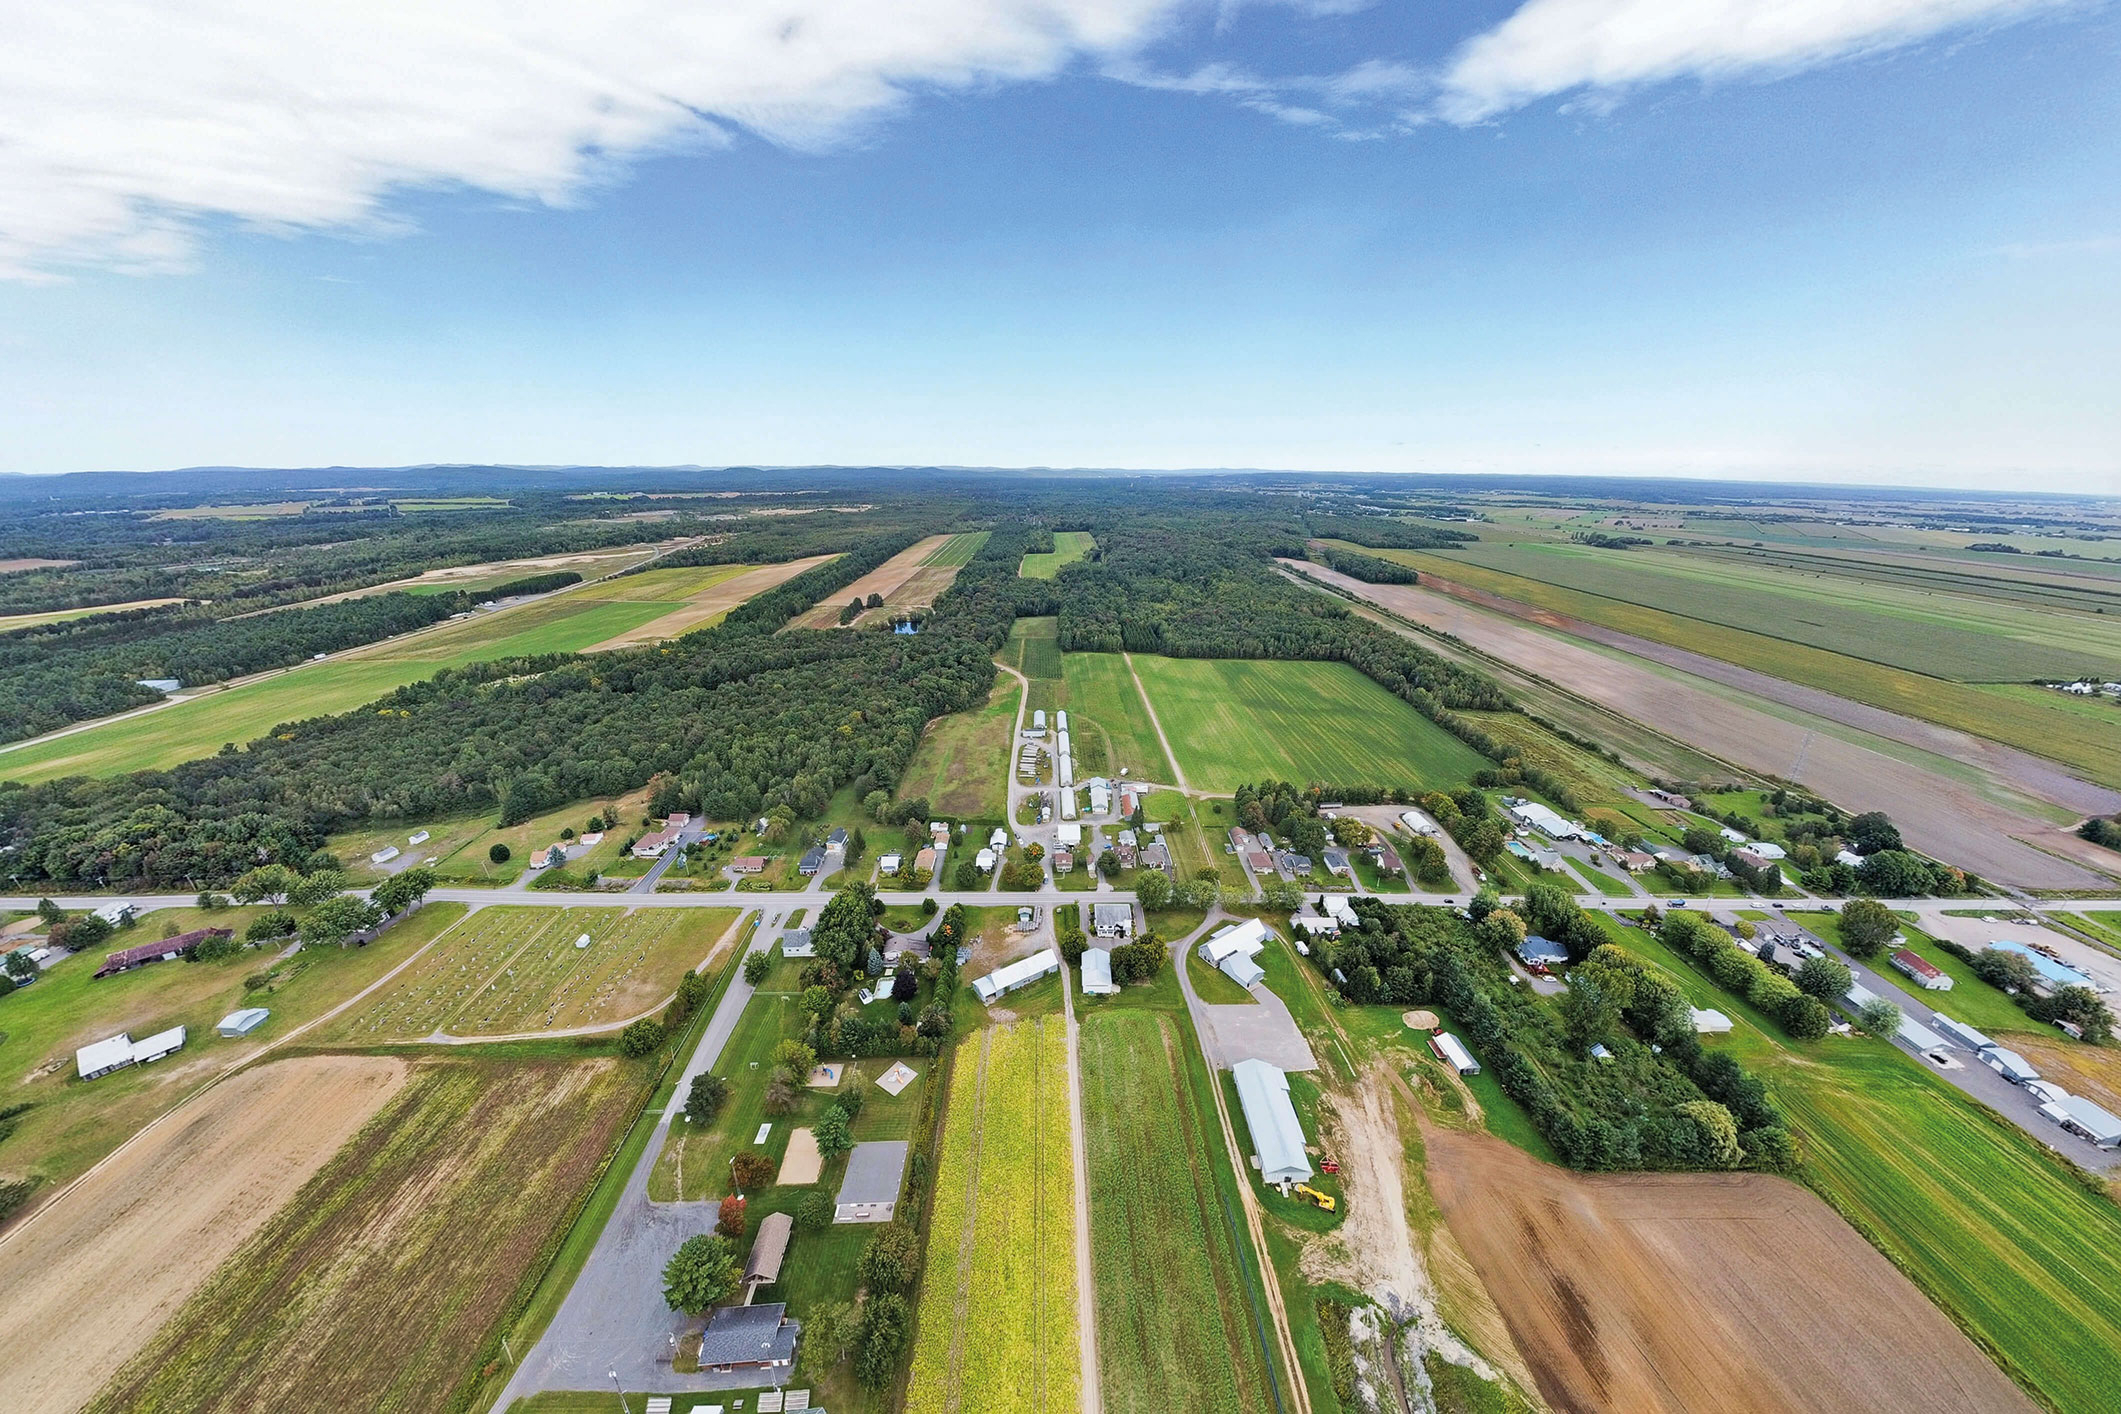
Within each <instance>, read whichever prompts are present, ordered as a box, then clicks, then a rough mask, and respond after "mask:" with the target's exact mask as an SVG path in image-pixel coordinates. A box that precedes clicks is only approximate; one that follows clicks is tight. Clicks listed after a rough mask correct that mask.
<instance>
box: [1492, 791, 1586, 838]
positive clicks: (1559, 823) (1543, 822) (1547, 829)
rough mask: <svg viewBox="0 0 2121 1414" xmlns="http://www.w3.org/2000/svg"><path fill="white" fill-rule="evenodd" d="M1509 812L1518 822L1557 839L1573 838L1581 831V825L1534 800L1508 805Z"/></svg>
mask: <svg viewBox="0 0 2121 1414" xmlns="http://www.w3.org/2000/svg"><path fill="white" fill-rule="evenodd" d="M1509 812H1510V818H1511V819H1512V820H1515V821H1516V822H1517V823H1518V824H1520V825H1523V826H1526V827H1527V828H1529V829H1534V830H1537V831H1539V832H1540V833H1541V834H1543V835H1550V836H1552V837H1553V838H1555V839H1557V840H1573V839H1575V838H1576V837H1577V836H1578V835H1580V834H1582V833H1583V827H1582V826H1581V825H1577V824H1573V823H1571V822H1570V821H1567V820H1564V819H1563V818H1562V817H1561V816H1559V815H1557V814H1555V813H1554V812H1553V811H1552V810H1549V809H1548V808H1547V807H1546V806H1544V805H1541V804H1540V803H1539V802H1538V801H1536V800H1520V801H1518V802H1517V803H1516V804H1515V805H1512V806H1510V807H1509Z"/></svg>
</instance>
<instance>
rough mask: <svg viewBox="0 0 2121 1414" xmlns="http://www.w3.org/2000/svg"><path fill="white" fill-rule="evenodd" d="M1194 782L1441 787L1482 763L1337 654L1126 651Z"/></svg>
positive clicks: (1227, 786) (1219, 786)
mask: <svg viewBox="0 0 2121 1414" xmlns="http://www.w3.org/2000/svg"><path fill="white" fill-rule="evenodd" d="M1134 668H1135V671H1136V672H1137V673H1139V674H1140V675H1141V680H1142V685H1143V686H1144V687H1146V688H1147V689H1148V691H1149V698H1150V701H1152V702H1154V703H1155V704H1156V715H1157V718H1158V720H1160V721H1161V722H1162V723H1163V727H1164V734H1165V735H1166V736H1167V737H1169V738H1170V741H1171V749H1172V750H1173V751H1175V752H1177V753H1178V756H1179V764H1180V765H1181V766H1182V767H1184V768H1185V772H1186V781H1187V784H1189V785H1191V786H1192V787H1193V788H1194V789H1196V790H1211V791H1231V790H1235V789H1236V788H1237V787H1238V786H1240V785H1243V784H1245V783H1246V782H1247V781H1259V780H1265V779H1269V778H1272V779H1276V780H1285V781H1290V782H1293V783H1295V784H1298V785H1305V784H1310V783H1314V782H1323V783H1328V784H1341V785H1346V784H1352V783H1355V782H1365V781H1376V782H1379V783H1381V784H1391V785H1409V786H1415V785H1418V786H1420V787H1422V788H1423V789H1424V790H1448V789H1451V788H1453V787H1456V786H1460V785H1463V784H1465V783H1466V782H1467V781H1468V780H1470V779H1471V778H1472V776H1473V774H1474V773H1475V772H1476V771H1479V770H1481V769H1482V768H1484V767H1485V766H1486V765H1487V764H1488V763H1487V762H1486V761H1485V760H1484V759H1482V758H1481V757H1480V756H1478V755H1476V754H1475V753H1474V751H1473V749H1472V748H1471V747H1469V746H1467V745H1466V744H1465V743H1464V742H1461V741H1460V740H1458V738H1456V737H1454V736H1452V735H1451V734H1450V733H1449V732H1446V731H1445V730H1443V728H1441V727H1439V726H1437V725H1435V724H1434V723H1433V722H1431V721H1429V720H1428V719H1427V718H1426V717H1423V716H1422V715H1421V714H1420V713H1418V712H1416V711H1415V710H1414V709H1413V708H1411V707H1409V706H1407V704H1406V703H1404V702H1401V701H1400V700H1399V699H1398V698H1396V697H1394V696H1393V695H1392V694H1391V693H1389V692H1386V691H1385V690H1384V689H1383V688H1381V687H1379V686H1378V685H1377V684H1376V683H1374V682H1372V681H1370V680H1369V679H1368V678H1366V677H1364V676H1363V675H1362V674H1361V673H1359V672H1357V671H1355V669H1353V668H1351V667H1349V666H1348V665H1347V664H1345V663H1293V662H1268V661H1255V660H1238V659H1228V658H1161V657H1156V656H1154V655H1150V654H1143V653H1137V654H1135V655H1134Z"/></svg>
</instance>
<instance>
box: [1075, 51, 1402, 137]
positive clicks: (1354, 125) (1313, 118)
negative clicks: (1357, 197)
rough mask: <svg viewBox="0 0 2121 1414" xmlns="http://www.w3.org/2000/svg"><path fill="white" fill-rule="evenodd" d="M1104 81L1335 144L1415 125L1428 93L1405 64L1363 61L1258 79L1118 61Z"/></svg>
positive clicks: (1214, 68) (1221, 68)
mask: <svg viewBox="0 0 2121 1414" xmlns="http://www.w3.org/2000/svg"><path fill="white" fill-rule="evenodd" d="M1104 72H1105V76H1106V77H1107V78H1111V79H1116V80H1118V81H1119V82H1121V83H1127V84H1132V85H1134V86H1136V87H1137V88H1150V89H1158V90H1161V91H1163V92H1166V93H1193V94H1201V95H1205V96H1209V97H1216V98H1227V99H1229V100H1230V101H1232V102H1234V103H1236V104H1238V105H1240V106H1241V107H1245V108H1249V109H1251V110H1253V111H1254V112H1257V113H1264V114H1265V115H1267V116H1268V117H1270V118H1274V119H1277V120H1279V121H1281V122H1284V123H1293V124H1295V125H1297V126H1298V127H1307V128H1320V129H1325V130H1329V131H1331V132H1332V133H1333V135H1334V136H1336V137H1370V136H1376V135H1379V134H1381V133H1383V132H1385V131H1388V130H1394V129H1399V128H1404V127H1407V126H1410V125H1412V124H1413V123H1416V122H1418V121H1420V115H1419V112H1418V108H1419V102H1420V100H1421V98H1422V96H1423V95H1424V94H1426V93H1428V92H1430V91H1431V90H1432V89H1433V88H1434V84H1433V82H1432V81H1431V80H1428V79H1425V78H1423V77H1422V76H1421V75H1420V74H1419V73H1418V72H1417V71H1416V70H1415V69H1414V68H1413V67H1412V66H1411V65H1407V64H1402V63H1396V62H1392V61H1387V60H1381V59H1372V60H1366V61H1364V62H1362V63H1360V64H1357V65H1355V66H1354V67H1352V68H1349V69H1347V70H1344V71H1342V72H1340V73H1337V74H1295V75H1273V76H1270V75H1265V74H1260V73H1255V72H1253V71H1252V70H1249V69H1244V68H1240V67H1237V66H1235V65H1231V64H1204V65H1201V66H1200V67H1198V68H1195V69H1192V70H1189V71H1186V72H1182V73H1178V72H1169V71H1166V70H1163V69H1159V68H1156V67H1154V66H1152V65H1149V64H1145V63H1143V62H1141V61H1139V60H1136V59H1131V58H1130V59H1122V60H1118V61H1115V62H1113V63H1110V64H1108V65H1106V67H1105V70H1104Z"/></svg>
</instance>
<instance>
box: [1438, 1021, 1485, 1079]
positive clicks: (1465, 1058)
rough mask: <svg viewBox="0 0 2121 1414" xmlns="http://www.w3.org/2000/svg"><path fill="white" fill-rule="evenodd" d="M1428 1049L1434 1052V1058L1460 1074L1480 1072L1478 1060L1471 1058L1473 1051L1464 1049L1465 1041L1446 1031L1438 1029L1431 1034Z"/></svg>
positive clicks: (1476, 1073)
mask: <svg viewBox="0 0 2121 1414" xmlns="http://www.w3.org/2000/svg"><path fill="white" fill-rule="evenodd" d="M1429 1049H1430V1050H1431V1051H1434V1052H1435V1053H1436V1059H1438V1060H1440V1061H1442V1062H1443V1063H1444V1064H1445V1065H1447V1066H1449V1067H1451V1069H1453V1070H1455V1071H1457V1072H1458V1073H1459V1074H1460V1075H1478V1074H1480V1062H1479V1061H1477V1060H1474V1059H1473V1053H1472V1052H1471V1051H1469V1050H1467V1049H1466V1043H1465V1042H1463V1041H1461V1040H1459V1039H1458V1038H1457V1037H1456V1036H1453V1035H1452V1034H1451V1033H1450V1032H1448V1031H1439V1032H1437V1033H1436V1034H1435V1035H1434V1036H1431V1037H1430V1038H1429Z"/></svg>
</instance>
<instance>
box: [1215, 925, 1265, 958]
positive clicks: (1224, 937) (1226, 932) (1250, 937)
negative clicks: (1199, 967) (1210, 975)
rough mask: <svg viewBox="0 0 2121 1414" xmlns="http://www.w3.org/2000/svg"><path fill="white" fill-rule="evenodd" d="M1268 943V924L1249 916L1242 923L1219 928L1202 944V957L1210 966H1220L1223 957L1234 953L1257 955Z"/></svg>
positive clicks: (1247, 955)
mask: <svg viewBox="0 0 2121 1414" xmlns="http://www.w3.org/2000/svg"><path fill="white" fill-rule="evenodd" d="M1266 945H1267V925H1266V924H1264V923H1262V922H1260V921H1259V920H1258V919H1257V918H1247V919H1246V920H1245V921H1244V922H1242V923H1232V924H1230V925H1229V926H1228V927H1226V928H1218V929H1216V930H1215V932H1214V934H1213V935H1212V936H1210V937H1209V939H1208V940H1207V941H1206V942H1204V943H1202V944H1201V945H1200V955H1201V959H1202V960H1203V961H1204V962H1206V963H1207V964H1208V965H1209V966H1210V967H1220V966H1222V965H1223V959H1225V958H1227V957H1230V956H1232V955H1233V954H1242V955H1243V956H1245V957H1252V956H1255V955H1256V954H1257V953H1258V952H1259V951H1260V949H1262V948H1264V947H1265V946H1266Z"/></svg>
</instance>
